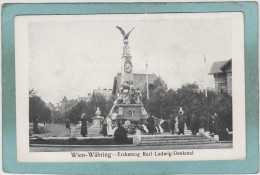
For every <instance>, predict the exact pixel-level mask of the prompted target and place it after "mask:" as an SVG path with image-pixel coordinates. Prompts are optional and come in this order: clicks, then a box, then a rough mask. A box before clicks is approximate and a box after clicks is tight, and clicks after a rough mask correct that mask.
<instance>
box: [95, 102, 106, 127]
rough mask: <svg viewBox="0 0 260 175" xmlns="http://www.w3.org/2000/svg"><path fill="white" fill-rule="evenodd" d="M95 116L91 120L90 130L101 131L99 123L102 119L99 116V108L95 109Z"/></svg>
mask: <svg viewBox="0 0 260 175" xmlns="http://www.w3.org/2000/svg"><path fill="white" fill-rule="evenodd" d="M95 114H96V116H95V117H93V118H92V120H93V125H92V128H98V129H101V127H102V124H101V121H102V120H103V118H104V117H101V116H100V114H101V112H100V109H99V107H98V108H97V111H96V113H95Z"/></svg>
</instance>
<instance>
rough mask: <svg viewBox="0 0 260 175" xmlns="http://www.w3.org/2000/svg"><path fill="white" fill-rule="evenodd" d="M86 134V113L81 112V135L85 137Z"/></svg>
mask: <svg viewBox="0 0 260 175" xmlns="http://www.w3.org/2000/svg"><path fill="white" fill-rule="evenodd" d="M87 134H88V126H87V117H86V114H85V113H83V114H82V116H81V135H82V136H83V137H86V135H87Z"/></svg>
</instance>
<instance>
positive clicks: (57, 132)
mask: <svg viewBox="0 0 260 175" xmlns="http://www.w3.org/2000/svg"><path fill="white" fill-rule="evenodd" d="M40 129H41V130H42V131H43V133H42V134H32V136H39V137H69V136H70V134H69V131H68V130H67V129H66V127H65V124H46V125H45V126H42V125H40Z"/></svg>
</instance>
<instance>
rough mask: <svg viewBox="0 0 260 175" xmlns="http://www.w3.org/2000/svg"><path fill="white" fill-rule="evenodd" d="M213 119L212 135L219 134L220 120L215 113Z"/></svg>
mask: <svg viewBox="0 0 260 175" xmlns="http://www.w3.org/2000/svg"><path fill="white" fill-rule="evenodd" d="M213 116H214V118H213V121H214V123H213V125H214V133H215V134H219V133H220V132H221V124H220V119H219V116H218V114H217V113H214V115H213Z"/></svg>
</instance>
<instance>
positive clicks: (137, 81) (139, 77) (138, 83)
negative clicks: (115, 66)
mask: <svg viewBox="0 0 260 175" xmlns="http://www.w3.org/2000/svg"><path fill="white" fill-rule="evenodd" d="M121 76H122V74H121V73H118V74H117V75H116V77H114V83H113V94H116V93H117V92H118V91H119V88H120V84H121ZM156 78H158V77H157V76H156V75H155V74H148V84H149V85H148V87H149V89H152V88H153V83H154V80H156ZM133 79H134V87H135V88H139V89H140V90H141V91H143V90H145V88H146V83H147V74H136V73H133Z"/></svg>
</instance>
